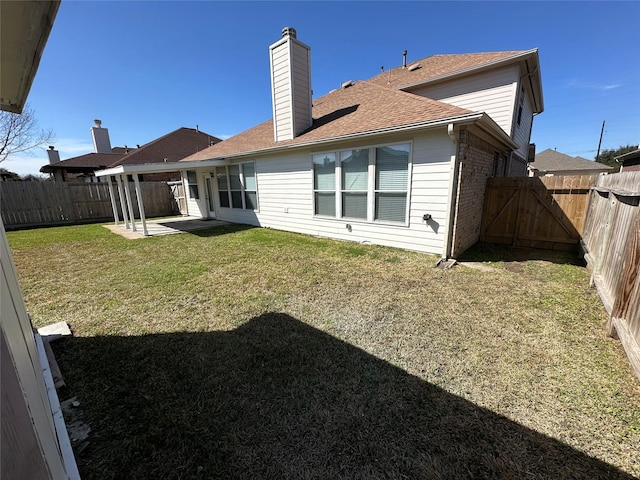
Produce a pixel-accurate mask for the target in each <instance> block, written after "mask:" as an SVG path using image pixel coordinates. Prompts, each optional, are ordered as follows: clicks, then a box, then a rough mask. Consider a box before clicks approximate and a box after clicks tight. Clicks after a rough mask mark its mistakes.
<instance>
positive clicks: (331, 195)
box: [313, 153, 336, 217]
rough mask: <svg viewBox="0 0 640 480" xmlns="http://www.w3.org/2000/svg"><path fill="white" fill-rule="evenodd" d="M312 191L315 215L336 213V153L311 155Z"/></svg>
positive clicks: (330, 215) (331, 215)
mask: <svg viewBox="0 0 640 480" xmlns="http://www.w3.org/2000/svg"><path fill="white" fill-rule="evenodd" d="M313 191H314V194H313V195H314V204H315V209H314V210H315V212H316V215H326V216H329V217H335V215H336V154H335V153H326V154H321V155H314V156H313Z"/></svg>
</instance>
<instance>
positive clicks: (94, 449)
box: [56, 313, 632, 479]
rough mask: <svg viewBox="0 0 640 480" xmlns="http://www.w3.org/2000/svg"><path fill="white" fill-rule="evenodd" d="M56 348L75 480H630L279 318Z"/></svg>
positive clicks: (89, 340)
mask: <svg viewBox="0 0 640 480" xmlns="http://www.w3.org/2000/svg"><path fill="white" fill-rule="evenodd" d="M56 346H57V348H56V350H57V356H58V361H59V363H60V365H61V367H62V371H63V373H64V375H65V380H66V382H67V385H70V387H71V390H70V391H67V392H62V395H64V394H69V395H71V394H73V395H77V396H78V397H79V398H80V400H81V402H82V406H83V408H84V409H85V416H86V419H87V421H88V422H89V423H90V424H91V427H92V429H93V432H92V434H91V437H90V442H91V444H90V446H89V448H88V449H87V450H85V451H83V452H82V453H81V454H80V455H79V465H80V470H81V473H82V477H83V478H85V479H88V478H101V479H104V478H194V479H195V478H225V479H226V478H242V479H249V478H274V479H283V478H296V479H297V478H322V479H325V478H326V479H329V478H331V479H333V478H348V479H355V478H363V479H376V478H412V479H417V478H421V479H423V478H525V477H526V478H529V477H535V478H620V479H626V478H632V477H631V476H628V475H626V474H624V473H622V472H621V471H619V470H616V469H615V468H614V467H612V466H610V465H608V464H606V463H603V462H601V461H599V460H596V459H594V458H591V457H589V456H587V455H585V454H583V453H581V452H579V451H578V450H575V449H573V448H571V447H569V446H567V445H566V444H563V443H561V442H559V441H557V440H555V439H552V438H549V437H547V436H545V435H542V434H540V433H537V432H536V431H534V430H531V429H528V428H525V427H523V426H521V425H519V424H517V423H515V422H513V421H511V420H508V419H507V418H505V417H502V416H500V415H497V414H495V413H493V412H491V411H489V410H486V409H484V408H481V407H478V406H476V405H474V404H473V403H470V402H468V401H466V400H463V399H461V398H459V397H457V396H454V395H452V394H449V393H447V392H446V391H444V390H442V389H440V388H437V387H435V386H433V385H431V384H429V383H426V382H424V381H422V380H420V379H418V378H416V377H414V376H411V375H409V374H407V373H406V372H404V371H403V370H401V369H399V368H396V367H394V366H392V365H390V364H389V363H387V362H385V361H382V360H379V359H377V358H376V357H373V356H371V355H369V354H368V353H366V352H364V351H363V350H360V349H358V348H355V347H353V346H351V345H349V344H347V343H345V342H342V341H340V340H337V339H336V338H334V337H331V336H329V335H327V334H325V333H323V332H321V331H319V330H317V329H314V328H311V327H309V326H308V325H306V324H304V323H302V322H299V321H297V320H296V319H294V318H291V317H289V316H287V315H284V314H279V313H272V314H265V315H262V316H260V317H257V318H254V319H252V320H251V321H249V322H248V323H247V324H245V325H243V326H241V327H239V328H237V329H236V330H233V331H230V332H215V333H192V334H186V333H185V334H166V335H150V336H143V337H94V338H72V339H68V340H64V341H61V342H60V343H59V344H58V345H56ZM63 398H66V397H64V396H63Z"/></svg>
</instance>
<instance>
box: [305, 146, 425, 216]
mask: <svg viewBox="0 0 640 480" xmlns="http://www.w3.org/2000/svg"><path fill="white" fill-rule="evenodd" d="M398 145H407V146H408V147H409V151H408V161H407V187H406V190H397V191H395V192H396V193H404V194H405V195H406V205H405V215H404V220H403V221H398V222H395V221H391V220H376V219H375V216H376V211H375V203H376V193H380V192H383V193H385V192H391V191H387V190H376V188H375V174H376V166H377V157H376V149H378V148H383V147H393V146H398ZM365 149H367V150H369V166H368V169H367V176H368V177H367V182H368V183H367V218H366V219H362V218H351V217H344V216H343V215H342V203H343V199H342V194H343V193H344V192H345V190H344V189H343V188H342V187H343V185H342V157H341V153H342V152H345V151H350V150H365ZM327 154H333V155H335V159H336V160H335V161H336V164H335V167H334V168H335V176H334V177H335V178H334V180H335V185H334V189H333V190H331V191H329V190H318V189H316V188H315V164H314V162H313V158H314V156H316V155H327ZM412 173H413V140H406V141H396V142H387V143H379V144H374V145H363V146H355V147H352V148H340V149H335V150H323V151H312V152H311V177H312V178H311V181H312V192H311V194H312V206H313V218H314V219H318V220H332V221H338V222H347V223H355V224H369V225H389V226H394V227H409V224H410V212H411V179H412ZM318 192H333V193H334V195H335V198H334V201H335V216H331V215H320V214H318V213H316V198H315V197H316V193H318Z"/></svg>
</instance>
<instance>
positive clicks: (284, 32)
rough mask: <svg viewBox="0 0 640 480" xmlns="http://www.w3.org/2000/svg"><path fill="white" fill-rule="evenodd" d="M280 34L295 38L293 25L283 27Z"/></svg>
mask: <svg viewBox="0 0 640 480" xmlns="http://www.w3.org/2000/svg"><path fill="white" fill-rule="evenodd" d="M282 36H283V37H292V38H296V29H295V28H293V27H284V28H283V29H282Z"/></svg>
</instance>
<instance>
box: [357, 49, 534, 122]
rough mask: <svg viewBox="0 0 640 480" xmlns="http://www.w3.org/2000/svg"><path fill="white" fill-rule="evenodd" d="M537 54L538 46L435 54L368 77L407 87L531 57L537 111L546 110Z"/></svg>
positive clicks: (388, 85) (372, 80)
mask: <svg viewBox="0 0 640 480" xmlns="http://www.w3.org/2000/svg"><path fill="white" fill-rule="evenodd" d="M537 56H538V50H537V49H532V50H514V51H506V52H485V53H462V54H447V55H433V56H431V57H426V58H422V59H420V60H416V61H414V62H411V63H407V66H406V67H402V66H399V67H395V68H392V69H390V70H387V71H385V72H382V73H379V74H378V75H376V76H375V77H373V78H371V79H370V80H369V81H370V82H372V83H375V84H376V85H380V86H383V87H391V88H397V89H401V90H408V89H410V88H412V87H417V86H420V85H424V84H427V83H431V82H436V81H440V80H444V79H447V78H451V77H456V76H462V75H466V74H469V73H472V72H476V71H481V70H484V69H488V68H495V67H497V66H500V65H501V64H504V65H507V64H511V63H514V62H521V61H527V60H530V62H531V63H530V66H528V67H527V68H528V69H529V68H530V69H531V71H530V72H529V73H530V74H531V76H532V79H534V80H535V82H534V83H533V85H532V88H534V90H536V91H534V95H536V96H537V98H536V111H538V112H541V111H542V110H543V101H542V85H541V79H540V71H539V65H538V59H537ZM538 97H539V98H538Z"/></svg>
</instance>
